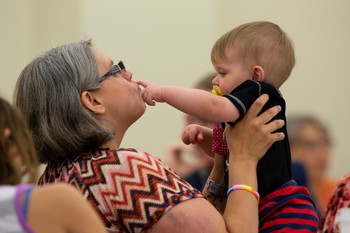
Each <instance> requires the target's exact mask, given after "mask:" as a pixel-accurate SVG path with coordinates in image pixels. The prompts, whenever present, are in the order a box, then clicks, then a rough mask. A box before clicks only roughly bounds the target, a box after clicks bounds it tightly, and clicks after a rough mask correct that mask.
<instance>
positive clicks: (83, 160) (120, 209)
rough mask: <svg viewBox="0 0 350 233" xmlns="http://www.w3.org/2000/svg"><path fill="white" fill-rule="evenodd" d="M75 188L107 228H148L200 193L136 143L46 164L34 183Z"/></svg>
mask: <svg viewBox="0 0 350 233" xmlns="http://www.w3.org/2000/svg"><path fill="white" fill-rule="evenodd" d="M61 181H63V182H66V183H69V184H71V185H74V186H75V187H76V188H78V189H79V190H80V191H81V193H82V194H83V195H84V197H85V198H86V199H87V200H88V201H89V202H90V204H91V205H92V206H93V207H94V208H95V210H96V211H97V212H98V214H99V215H100V217H101V219H102V220H103V222H104V224H105V226H106V228H107V229H108V230H109V231H110V232H148V231H149V230H150V229H151V228H152V226H153V224H154V223H155V222H157V221H158V220H159V218H160V217H161V216H162V215H163V214H164V213H165V212H166V211H168V210H169V209H171V208H172V207H173V206H174V205H176V204H178V203H180V202H182V201H186V200H189V199H192V198H204V197H203V195H202V194H201V192H200V191H198V190H196V189H195V188H193V187H192V186H191V185H190V184H189V183H187V182H186V181H184V180H183V179H181V178H180V177H179V176H178V175H176V174H175V173H174V171H173V170H172V169H170V168H169V167H168V166H166V165H165V164H163V163H162V162H161V160H160V159H159V158H157V157H155V156H153V155H151V154H149V153H147V152H143V151H139V150H136V149H131V148H127V149H125V148H124V149H118V150H109V149H100V150H98V151H94V152H90V153H84V154H80V155H79V156H78V157H77V158H76V159H75V160H74V161H69V162H67V161H66V162H63V163H59V164H58V163H56V164H52V163H50V164H48V165H47V167H46V169H45V171H44V173H43V175H42V176H41V177H40V179H39V182H38V183H39V185H44V184H46V183H57V182H61Z"/></svg>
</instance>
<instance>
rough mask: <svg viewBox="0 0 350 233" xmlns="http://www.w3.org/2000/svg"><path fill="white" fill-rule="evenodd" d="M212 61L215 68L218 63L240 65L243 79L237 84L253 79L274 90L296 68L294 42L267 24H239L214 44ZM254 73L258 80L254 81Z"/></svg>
mask: <svg viewBox="0 0 350 233" xmlns="http://www.w3.org/2000/svg"><path fill="white" fill-rule="evenodd" d="M211 60H212V63H213V64H214V66H216V64H217V63H218V62H220V61H221V62H222V61H224V62H226V63H228V64H232V65H234V63H236V65H237V63H239V64H240V66H241V67H243V69H244V70H245V72H246V73H245V75H246V76H245V77H244V78H243V77H242V78H241V80H237V82H240V83H242V82H243V81H245V80H247V79H253V80H259V81H265V82H269V83H271V84H273V85H275V86H276V87H277V88H279V87H280V86H281V85H282V84H283V83H284V82H285V81H286V80H287V79H288V77H289V75H290V74H291V72H292V69H293V67H294V64H295V57H294V47H293V42H292V41H291V39H290V38H289V37H288V35H287V34H286V33H285V32H284V31H283V30H282V29H281V28H280V27H279V26H278V25H276V24H274V23H271V22H267V21H257V22H250V23H246V24H242V25H241V26H238V27H236V28H234V29H233V30H231V31H229V32H227V33H225V34H224V35H223V36H221V37H220V38H219V39H218V40H217V41H216V42H215V44H214V46H213V48H212V52H211ZM254 67H259V68H258V69H257V70H255V69H254ZM219 68H220V67H219ZM260 68H261V70H259V69H260ZM216 69H217V67H216ZM217 71H218V73H219V74H220V70H218V69H217ZM256 72H258V74H257V75H258V76H259V77H260V79H259V78H253V76H254V75H255V73H256ZM259 72H260V73H259ZM244 79H245V80H244ZM240 83H236V84H235V86H233V87H236V86H238V85H239V84H240Z"/></svg>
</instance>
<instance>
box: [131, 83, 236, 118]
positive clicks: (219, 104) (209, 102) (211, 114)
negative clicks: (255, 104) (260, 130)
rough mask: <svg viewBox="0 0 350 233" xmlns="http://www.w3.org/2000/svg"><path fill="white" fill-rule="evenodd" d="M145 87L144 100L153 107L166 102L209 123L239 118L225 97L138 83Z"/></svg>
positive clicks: (202, 91) (187, 89) (186, 89)
mask: <svg viewBox="0 0 350 233" xmlns="http://www.w3.org/2000/svg"><path fill="white" fill-rule="evenodd" d="M137 83H138V84H139V85H141V86H143V87H144V90H143V91H142V98H143V100H144V101H145V102H146V103H147V104H148V105H151V106H154V105H155V102H161V103H163V102H165V103H167V104H169V105H171V106H173V107H175V108H177V109H178V110H180V111H182V112H184V113H187V114H189V115H192V116H195V117H198V118H200V119H203V120H207V121H214V122H231V121H235V120H237V119H238V117H239V112H238V110H237V108H236V107H235V106H234V105H233V104H232V103H231V102H230V101H229V100H228V99H227V98H225V97H222V96H216V95H213V94H212V93H210V92H208V91H205V90H199V89H192V88H182V87H174V86H157V85H153V84H148V83H146V82H144V81H138V82H137Z"/></svg>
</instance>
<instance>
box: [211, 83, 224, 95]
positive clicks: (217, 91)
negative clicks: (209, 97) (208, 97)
mask: <svg viewBox="0 0 350 233" xmlns="http://www.w3.org/2000/svg"><path fill="white" fill-rule="evenodd" d="M211 93H213V94H214V95H220V96H221V95H222V91H221V90H220V87H218V86H217V85H213V89H212V90H211Z"/></svg>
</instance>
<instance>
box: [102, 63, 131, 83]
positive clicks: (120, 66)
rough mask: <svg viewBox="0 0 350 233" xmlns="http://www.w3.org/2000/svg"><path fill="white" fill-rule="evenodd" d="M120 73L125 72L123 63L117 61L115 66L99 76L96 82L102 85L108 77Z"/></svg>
mask: <svg viewBox="0 0 350 233" xmlns="http://www.w3.org/2000/svg"><path fill="white" fill-rule="evenodd" d="M120 71H125V66H124V63H123V61H119V62H118V64H117V65H114V66H113V67H112V69H110V70H109V71H108V72H107V73H106V74H105V75H103V76H101V77H100V78H98V79H97V82H99V83H102V82H103V81H104V80H106V79H107V78H108V77H109V76H111V75H113V74H116V73H118V72H120Z"/></svg>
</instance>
